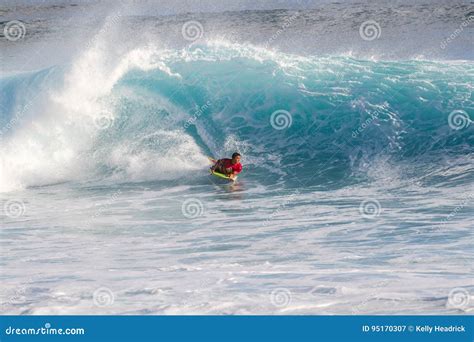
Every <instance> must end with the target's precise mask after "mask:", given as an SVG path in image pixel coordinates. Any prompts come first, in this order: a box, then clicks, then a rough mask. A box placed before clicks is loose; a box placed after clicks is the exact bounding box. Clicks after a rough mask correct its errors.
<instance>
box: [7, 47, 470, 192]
mask: <svg viewBox="0 0 474 342" xmlns="http://www.w3.org/2000/svg"><path fill="white" fill-rule="evenodd" d="M473 76H474V65H473V64H472V63H468V62H466V63H458V62H457V63H449V62H433V61H368V60H358V59H354V58H351V57H347V56H326V57H318V56H297V55H291V54H285V53H281V52H277V51H271V50H268V49H264V48H262V47H257V46H253V45H249V44H236V43H229V42H225V41H208V42H206V43H201V44H192V45H190V46H189V47H187V48H184V49H164V48H159V47H157V46H151V45H148V46H145V47H138V48H137V47H135V48H133V49H131V50H129V51H125V52H123V53H121V54H119V55H114V56H110V55H109V54H108V52H107V50H106V49H104V48H103V47H100V45H99V44H97V45H96V46H93V47H91V48H90V49H89V50H87V51H86V52H85V53H84V54H83V55H81V56H79V57H78V58H77V59H76V60H75V61H73V62H72V63H71V65H69V66H57V67H54V68H50V69H47V70H41V71H38V72H34V73H30V74H23V75H16V76H9V77H7V78H4V79H2V80H1V81H0V88H1V90H2V91H1V93H2V94H4V95H3V96H2V97H1V98H0V100H1V106H2V108H4V109H5V110H4V111H3V112H2V116H1V117H0V123H1V125H2V131H1V139H2V142H1V145H0V168H1V171H2V172H1V173H0V191H9V190H13V189H18V188H22V187H28V186H33V185H43V184H50V183H54V182H58V181H68V180H77V179H81V180H84V179H86V180H88V179H102V180H103V179H110V180H112V181H130V180H132V181H143V180H162V179H176V178H179V177H183V175H187V174H189V173H195V172H201V170H205V167H206V165H207V160H206V158H205V156H206V155H214V156H217V157H222V156H224V155H226V154H229V153H230V152H233V151H234V150H240V151H241V152H243V153H244V158H245V159H244V161H245V163H246V166H247V169H248V170H251V171H252V172H248V173H247V174H246V177H249V178H254V179H256V180H258V181H261V182H268V177H267V176H268V175H269V174H272V175H274V176H275V177H276V178H278V179H279V180H280V181H283V182H288V184H290V183H291V182H292V181H294V180H295V178H296V179H297V180H298V182H303V184H305V185H307V186H312V185H315V184H324V183H329V182H337V183H339V184H342V185H344V184H350V183H352V182H354V181H359V180H367V179H370V178H371V177H370V172H369V170H373V169H374V168H376V165H379V164H380V160H381V159H383V160H385V162H386V164H385V165H387V166H386V167H387V168H395V167H396V166H400V165H403V167H404V168H407V170H405V171H404V173H405V174H411V175H412V176H413V177H415V178H416V177H418V178H420V179H423V176H424V173H425V174H426V171H427V170H431V171H432V172H431V173H430V174H432V175H436V176H437V177H438V176H439V177H441V178H442V179H443V181H445V178H443V175H444V173H443V172H444V171H443V170H445V167H446V165H449V166H451V167H453V168H454V169H455V166H456V165H458V162H459V160H472V152H473V139H472V136H473V135H472V132H473V125H471V123H472V118H471V117H470V115H472V112H473V109H474V108H473V107H474V106H473V102H472V98H471V96H472V95H471V94H472V82H471V81H472V79H473ZM433 165H434V166H435V170H434V171H433V170H432V168H433ZM410 168H412V170H413V172H411V173H410ZM459 170H460V172H462V173H464V174H465V173H468V174H469V175H472V169H470V168H467V169H466V168H459ZM416 171H418V173H417V172H416ZM372 174H373V173H372ZM275 177H273V179H275ZM450 177H451V178H454V179H457V178H459V175H454V176H453V175H450ZM349 179H350V181H349Z"/></svg>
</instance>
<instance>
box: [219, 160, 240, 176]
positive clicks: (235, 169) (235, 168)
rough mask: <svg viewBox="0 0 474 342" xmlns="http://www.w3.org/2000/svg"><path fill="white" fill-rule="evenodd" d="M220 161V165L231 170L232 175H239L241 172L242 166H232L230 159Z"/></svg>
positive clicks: (237, 164)
mask: <svg viewBox="0 0 474 342" xmlns="http://www.w3.org/2000/svg"><path fill="white" fill-rule="evenodd" d="M220 161H222V164H221V165H222V166H223V167H224V168H225V169H232V171H233V172H234V173H239V172H241V171H242V164H240V163H236V164H232V159H228V158H225V159H221V160H220Z"/></svg>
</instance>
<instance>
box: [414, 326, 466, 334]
mask: <svg viewBox="0 0 474 342" xmlns="http://www.w3.org/2000/svg"><path fill="white" fill-rule="evenodd" d="M414 331H415V332H422V333H429V334H431V333H432V332H440V333H442V332H447V333H451V332H466V328H465V327H464V325H449V326H443V325H415V330H414Z"/></svg>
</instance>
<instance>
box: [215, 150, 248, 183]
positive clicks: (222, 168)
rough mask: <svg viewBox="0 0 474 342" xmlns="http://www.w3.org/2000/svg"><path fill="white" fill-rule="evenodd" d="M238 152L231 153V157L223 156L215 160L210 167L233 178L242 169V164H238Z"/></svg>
mask: <svg viewBox="0 0 474 342" xmlns="http://www.w3.org/2000/svg"><path fill="white" fill-rule="evenodd" d="M240 158H241V156H240V153H237V152H235V153H233V154H232V159H229V158H223V159H219V160H217V161H216V163H215V164H214V165H213V166H212V167H211V170H212V172H214V171H215V172H220V173H222V174H224V175H226V176H229V177H230V178H232V179H234V178H235V176H237V174H239V173H240V172H241V171H242V164H240Z"/></svg>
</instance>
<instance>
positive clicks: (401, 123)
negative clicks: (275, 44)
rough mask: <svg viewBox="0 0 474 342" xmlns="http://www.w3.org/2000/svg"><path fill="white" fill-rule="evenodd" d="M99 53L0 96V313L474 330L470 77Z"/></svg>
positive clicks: (108, 48)
mask: <svg viewBox="0 0 474 342" xmlns="http://www.w3.org/2000/svg"><path fill="white" fill-rule="evenodd" d="M109 34H110V32H105V33H104V32H99V33H98V34H97V36H96V41H92V42H90V43H89V45H87V48H85V49H84V50H83V52H82V53H80V54H77V55H75V56H74V57H73V58H71V59H68V60H66V61H65V62H64V63H60V64H55V65H50V66H48V67H44V68H40V69H38V70H32V71H23V72H11V73H8V74H6V73H5V74H4V75H3V76H2V77H1V79H0V89H1V92H0V94H1V95H0V105H1V108H2V112H1V117H0V125H1V127H2V131H1V145H0V171H1V172H0V203H1V204H2V208H3V216H1V220H2V224H1V226H2V235H1V239H2V242H1V244H2V249H3V253H2V259H1V265H2V273H1V278H2V283H4V284H5V287H4V290H2V291H3V292H2V298H3V299H2V304H3V307H4V310H5V312H7V313H24V314H40V313H52V314H59V313H61V314H68V313H92V312H94V313H96V312H97V313H116V314H126V313H129V314H137V313H141V314H147V313H155V314H156V313H158V314H191V313H205V314H208V313H216V314H261V313H279V314H300V313H306V314H379V313H398V314H416V313H425V314H426V313H429V314H435V313H462V312H470V311H472V303H471V304H469V303H468V304H466V305H465V303H462V305H457V304H456V303H454V304H453V301H452V300H450V298H451V297H452V292H453V291H454V290H455V291H458V292H459V291H460V293H461V294H462V295H464V296H465V293H468V296H470V295H469V291H470V293H472V291H473V287H472V264H473V263H472V257H473V255H472V251H473V248H472V247H473V245H472V241H473V240H472V208H473V207H472V205H473V203H472V198H473V175H474V174H473V170H474V167H473V165H474V164H473V146H474V139H473V127H474V125H472V113H473V110H474V105H473V98H472V88H473V80H474V64H473V63H472V61H471V60H434V59H433V60H429V59H415V58H411V59H402V58H399V59H391V60H383V59H374V58H365V59H364V58H360V57H354V56H351V55H347V54H346V55H345V54H320V55H315V54H311V53H304V54H303V53H296V52H283V51H278V50H275V49H270V48H267V47H264V46H262V45H258V44H251V43H244V42H235V41H232V42H231V41H228V40H226V39H205V40H200V41H197V42H195V43H192V44H189V45H188V46H184V47H164V46H161V45H160V44H153V43H150V42H148V43H147V44H137V43H136V42H135V43H134V44H132V45H133V47H130V46H128V45H127V46H124V47H121V46H119V47H117V46H116V45H113V44H112V40H111V39H110V37H109ZM122 38H123V37H122ZM122 48H123V49H122ZM114 49H118V50H119V51H115V50H114ZM234 151H239V152H240V153H241V154H242V157H243V165H244V171H243V173H242V174H241V175H240V177H239V181H238V182H237V183H236V184H229V183H226V182H225V181H221V180H219V179H217V178H212V177H211V176H209V175H208V172H207V168H208V166H209V165H208V161H207V156H214V157H225V156H229V155H230V154H231V153H232V152H234ZM104 288H105V289H106V290H103V289H104ZM98 290H101V291H105V299H104V300H105V301H106V302H107V301H108V303H106V305H97V301H98V299H97V298H96V297H97V296H96V292H97V291H98ZM111 298H113V300H111ZM111 301H112V303H111ZM471 302H472V301H471Z"/></svg>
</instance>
